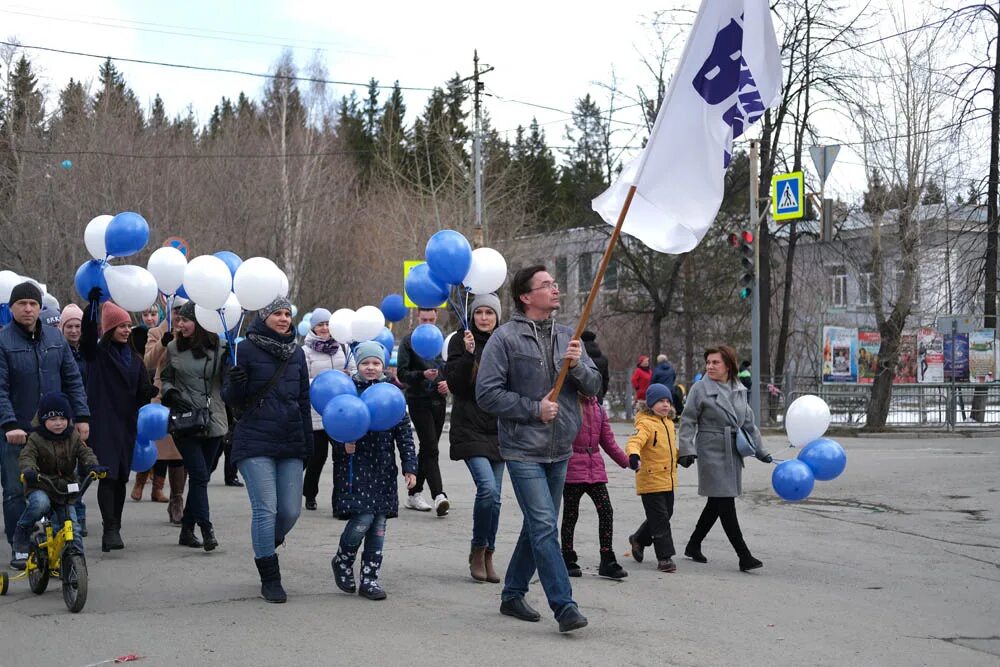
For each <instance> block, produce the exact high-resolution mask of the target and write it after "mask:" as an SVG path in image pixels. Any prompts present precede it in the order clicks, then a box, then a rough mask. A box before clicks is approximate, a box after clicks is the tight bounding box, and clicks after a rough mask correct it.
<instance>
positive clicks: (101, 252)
mask: <svg viewBox="0 0 1000 667" xmlns="http://www.w3.org/2000/svg"><path fill="white" fill-rule="evenodd" d="M113 217H115V216H113V215H99V216H97V217H96V218H94V219H93V220H91V221H90V222H88V223H87V227H86V229H84V230H83V244H84V245H85V246H87V252H89V253H90V255H91V257H93V258H94V259H105V258H106V257H107V256H108V248H107V246H106V245H105V244H104V233H105V232H106V231H107V230H108V223H109V222H111V219H112V218H113Z"/></svg>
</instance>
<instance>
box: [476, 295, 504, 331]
mask: <svg viewBox="0 0 1000 667" xmlns="http://www.w3.org/2000/svg"><path fill="white" fill-rule="evenodd" d="M481 306H485V307H487V308H489V309H491V310H492V311H493V312H494V313H496V314H497V324H500V317H501V316H502V315H503V313H501V312H500V297H498V296H497V295H496V294H477V295H476V298H475V299H473V300H472V303H471V304H470V305H469V321H470V322H471V321H472V315H473V314H474V313H475V312H476V308H479V307H481Z"/></svg>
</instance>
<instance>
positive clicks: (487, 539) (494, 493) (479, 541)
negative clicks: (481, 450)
mask: <svg viewBox="0 0 1000 667" xmlns="http://www.w3.org/2000/svg"><path fill="white" fill-rule="evenodd" d="M465 465H466V466H468V468H469V472H470V473H471V474H472V481H473V482H475V483H476V502H475V504H474V505H473V506H472V546H474V547H486V548H487V549H490V550H492V549H493V548H494V547H495V546H496V538H497V526H499V524H500V487H501V486H502V485H503V468H504V465H503V461H491V460H489V459H488V458H486V457H485V456H473V457H471V458H468V459H466V460H465Z"/></svg>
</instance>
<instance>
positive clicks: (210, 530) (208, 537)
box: [201, 523, 219, 551]
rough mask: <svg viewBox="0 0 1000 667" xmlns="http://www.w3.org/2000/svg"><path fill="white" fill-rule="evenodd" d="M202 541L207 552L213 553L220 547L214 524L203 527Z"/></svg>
mask: <svg viewBox="0 0 1000 667" xmlns="http://www.w3.org/2000/svg"><path fill="white" fill-rule="evenodd" d="M201 540H202V542H204V546H205V551H213V550H215V548H216V547H217V546H219V540H217V539H216V537H215V528H214V527H213V526H212V524H210V523H208V524H204V525H202V526H201Z"/></svg>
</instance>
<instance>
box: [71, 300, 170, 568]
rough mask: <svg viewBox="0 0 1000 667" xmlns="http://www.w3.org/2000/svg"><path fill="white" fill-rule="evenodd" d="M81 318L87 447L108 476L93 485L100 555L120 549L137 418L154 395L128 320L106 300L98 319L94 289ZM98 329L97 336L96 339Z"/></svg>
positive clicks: (122, 543) (128, 318)
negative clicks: (131, 340)
mask: <svg viewBox="0 0 1000 667" xmlns="http://www.w3.org/2000/svg"><path fill="white" fill-rule="evenodd" d="M88 296H89V297H90V303H89V305H88V306H87V309H86V311H85V312H84V314H83V332H82V335H81V338H80V353H81V355H82V356H83V358H84V360H85V361H86V362H87V403H88V404H89V405H90V414H91V422H90V437H89V438H88V439H87V444H88V445H90V448H91V449H93V450H94V453H95V454H97V459H98V460H99V461H100V462H101V465H102V466H106V467H107V468H108V475H107V477H105V478H104V479H102V480H101V481H100V483H99V484H98V486H97V504H98V505H99V506H100V508H101V518H102V519H103V521H104V534H103V535H102V537H101V551H111V550H112V549H124V548H125V543H124V542H123V541H122V536H121V528H122V509H123V508H124V506H125V487H126V485H127V484H128V478H129V473H130V471H131V469H132V452H133V451H134V448H135V436H136V419H137V418H138V415H139V408H141V407H142V406H144V405H146V404H147V403H149V401H150V399H151V398H153V397H154V396H156V393H157V390H156V388H155V387H154V386H153V385H152V384H151V383H150V381H149V375H147V374H146V367H145V366H144V365H143V363H142V356H141V355H138V354H136V353H135V352H133V351H132V348H131V346H130V345H129V333H130V331H131V329H132V318H131V317H129V314H128V313H127V312H126V311H125V310H124V309H122V308H120V307H119V306H116V305H115V304H113V303H111V302H110V301H107V302H105V303H104V306H103V307H101V317H100V322H99V323H98V320H97V318H96V315H97V308H98V306H99V304H100V298H101V294H100V289H99V288H95V290H94V291H93V292H91V294H89V295H88ZM98 327H100V337H98Z"/></svg>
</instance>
